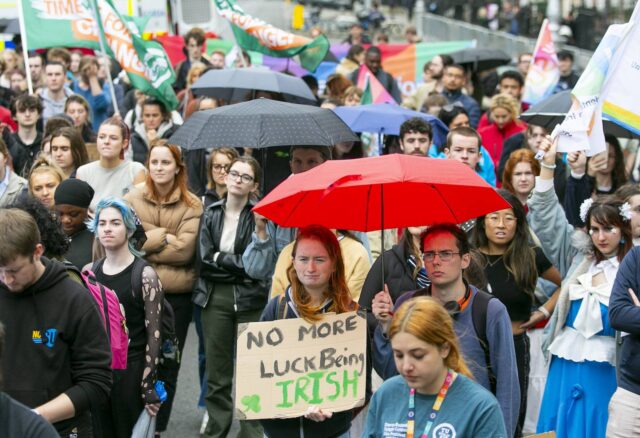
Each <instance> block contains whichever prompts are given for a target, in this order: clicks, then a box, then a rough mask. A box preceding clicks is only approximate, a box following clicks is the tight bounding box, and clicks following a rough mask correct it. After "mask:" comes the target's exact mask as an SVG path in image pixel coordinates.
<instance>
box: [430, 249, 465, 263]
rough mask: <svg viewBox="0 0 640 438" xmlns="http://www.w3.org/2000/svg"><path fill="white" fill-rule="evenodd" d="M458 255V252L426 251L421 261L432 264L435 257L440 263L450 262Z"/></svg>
mask: <svg viewBox="0 0 640 438" xmlns="http://www.w3.org/2000/svg"><path fill="white" fill-rule="evenodd" d="M458 254H460V253H459V252H454V251H426V252H425V253H424V255H423V259H424V261H425V262H432V261H434V260H435V258H436V256H438V258H439V259H440V261H442V262H448V261H451V259H452V258H453V256H454V255H458Z"/></svg>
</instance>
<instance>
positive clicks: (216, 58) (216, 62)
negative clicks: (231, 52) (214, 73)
mask: <svg viewBox="0 0 640 438" xmlns="http://www.w3.org/2000/svg"><path fill="white" fill-rule="evenodd" d="M225 57H226V54H225V53H224V52H223V51H222V50H214V51H213V52H211V55H209V62H210V63H211V67H213V68H214V69H215V70H222V69H223V68H225Z"/></svg>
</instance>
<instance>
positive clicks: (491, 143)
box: [478, 94, 527, 167]
mask: <svg viewBox="0 0 640 438" xmlns="http://www.w3.org/2000/svg"><path fill="white" fill-rule="evenodd" d="M489 114H490V118H491V121H492V123H491V124H489V125H486V126H485V127H484V128H480V129H478V134H480V137H481V138H482V145H483V146H484V147H485V148H486V149H487V150H488V151H489V154H490V155H491V159H492V160H493V164H494V166H496V167H497V166H498V164H499V162H500V156H501V155H502V146H503V144H504V141H505V140H506V139H507V138H509V137H511V136H512V135H514V134H517V133H519V132H522V131H525V130H526V129H527V125H526V124H525V123H523V122H521V121H519V120H518V115H519V114H520V110H519V108H518V102H517V101H516V100H515V99H514V98H513V97H512V96H510V95H509V94H496V95H495V96H493V97H492V98H491V105H490V106H489Z"/></svg>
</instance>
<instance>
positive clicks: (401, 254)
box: [358, 227, 431, 333]
mask: <svg viewBox="0 0 640 438" xmlns="http://www.w3.org/2000/svg"><path fill="white" fill-rule="evenodd" d="M425 229H426V227H407V228H405V229H404V231H403V232H402V239H400V242H398V244H396V245H393V247H392V248H391V249H390V250H387V251H385V252H384V266H383V265H382V258H380V257H378V259H377V260H376V261H375V262H374V263H373V266H372V267H371V269H370V270H369V273H368V274H367V278H366V279H365V281H364V285H363V286H362V293H361V294H360V298H359V299H358V304H359V305H360V307H362V308H363V309H367V310H370V309H371V303H372V302H373V297H374V296H375V294H377V293H378V292H379V291H380V287H381V285H382V284H383V283H384V284H385V285H386V286H387V288H388V289H387V290H388V292H389V295H390V296H391V299H392V300H393V301H395V300H397V299H398V298H399V297H400V296H401V295H402V294H404V293H405V292H409V291H412V290H417V289H423V288H425V287H427V286H429V284H431V282H430V280H429V277H428V276H427V271H426V269H425V266H424V261H423V259H422V252H421V251H420V235H421V234H422V233H423V232H424V230H425ZM367 322H368V325H369V331H370V333H373V332H374V330H375V328H376V325H377V321H376V319H375V317H374V315H373V314H371V313H367Z"/></svg>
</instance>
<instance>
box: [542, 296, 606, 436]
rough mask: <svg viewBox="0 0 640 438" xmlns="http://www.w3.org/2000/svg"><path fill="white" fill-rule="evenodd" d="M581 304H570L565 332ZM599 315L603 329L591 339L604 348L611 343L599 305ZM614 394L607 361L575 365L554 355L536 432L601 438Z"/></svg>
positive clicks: (580, 302)
mask: <svg viewBox="0 0 640 438" xmlns="http://www.w3.org/2000/svg"><path fill="white" fill-rule="evenodd" d="M582 301H583V300H575V301H572V302H571V307H570V309H569V314H568V315H567V322H566V327H565V330H575V327H574V323H575V320H576V317H577V316H578V311H579V310H580V306H581V305H582ZM600 313H601V321H602V327H603V329H602V330H601V331H600V332H598V333H597V334H596V335H595V336H594V337H593V338H594V340H595V341H596V342H598V341H605V342H606V343H607V344H609V342H608V341H609V340H611V341H613V342H615V341H614V338H615V331H614V330H613V329H612V328H611V326H610V324H609V315H608V307H607V306H605V305H603V304H602V303H600ZM605 337H608V338H611V339H607V338H605ZM598 338H600V339H598ZM613 345H614V346H615V344H613ZM585 346H586V345H585ZM574 348H580V347H578V346H574ZM588 353H593V352H588ZM615 390H616V372H615V367H614V366H613V365H611V363H610V362H609V361H590V360H584V361H581V362H576V361H573V360H568V359H565V358H562V357H559V356H556V355H555V354H554V355H553V356H552V359H551V366H550V368H549V375H548V377H547V384H546V387H545V391H544V395H543V397H542V406H541V408H540V417H539V418H538V427H537V432H538V433H542V432H547V431H551V430H555V431H556V436H557V437H558V438H565V437H566V438H574V437H589V438H598V437H602V438H604V436H605V432H606V428H607V419H608V410H607V409H608V405H609V400H610V399H611V396H612V395H613V393H614V391H615Z"/></svg>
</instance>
